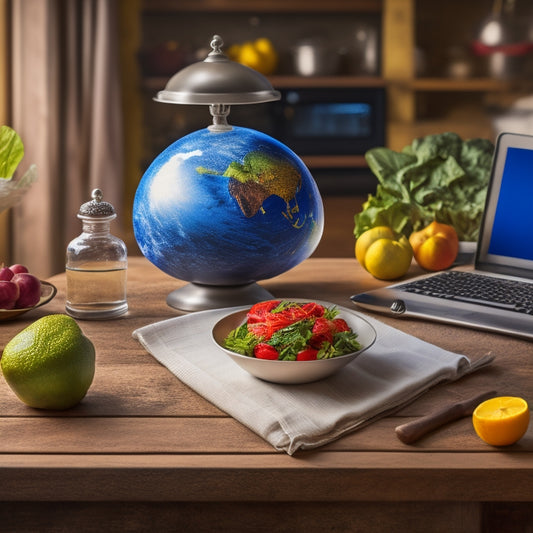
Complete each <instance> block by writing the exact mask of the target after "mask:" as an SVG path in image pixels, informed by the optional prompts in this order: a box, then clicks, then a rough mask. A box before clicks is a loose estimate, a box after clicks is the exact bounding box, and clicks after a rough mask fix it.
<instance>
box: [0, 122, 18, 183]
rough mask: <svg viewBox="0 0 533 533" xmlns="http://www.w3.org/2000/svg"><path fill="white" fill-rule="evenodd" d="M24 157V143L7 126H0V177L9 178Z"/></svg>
mask: <svg viewBox="0 0 533 533" xmlns="http://www.w3.org/2000/svg"><path fill="white" fill-rule="evenodd" d="M23 157H24V145H23V144H22V140H21V138H20V137H19V135H18V134H17V132H16V131H15V130H13V129H11V128H10V127H9V126H1V127H0V179H7V180H9V179H11V178H12V177H13V174H14V173H15V170H17V167H18V165H19V163H20V162H21V161H22V158H23Z"/></svg>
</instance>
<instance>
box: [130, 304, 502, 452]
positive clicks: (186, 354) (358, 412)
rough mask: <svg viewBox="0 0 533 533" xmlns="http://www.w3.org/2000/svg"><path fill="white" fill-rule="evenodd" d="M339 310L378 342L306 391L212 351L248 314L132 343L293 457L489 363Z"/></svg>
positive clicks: (203, 316)
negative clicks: (216, 333) (216, 331)
mask: <svg viewBox="0 0 533 533" xmlns="http://www.w3.org/2000/svg"><path fill="white" fill-rule="evenodd" d="M336 307H337V308H338V309H339V311H340V312H341V313H355V314H359V315H360V316H364V318H365V319H366V320H367V321H368V322H370V323H371V324H372V325H373V326H374V328H375V329H376V332H377V339H376V342H375V343H374V345H373V346H371V347H370V348H369V349H368V350H367V351H365V352H364V353H363V354H361V355H360V356H359V357H357V358H356V359H355V360H354V361H352V362H351V363H349V364H348V365H347V366H345V367H343V368H342V369H341V370H340V371H339V372H338V373H337V374H334V375H333V376H331V377H329V378H326V379H324V380H322V381H318V382H315V383H309V384H304V385H277V384H272V383H268V382H265V381H262V380H260V379H257V378H255V377H253V376H251V375H250V374H248V373H247V372H246V371H244V370H242V369H241V368H240V367H239V366H238V365H237V364H236V363H234V362H233V361H232V360H231V359H230V358H229V357H228V356H227V355H226V354H224V352H223V351H222V350H220V348H218V347H217V346H216V345H215V343H214V341H213V339H212V337H211V329H212V327H213V326H214V324H215V323H216V322H217V321H218V320H219V319H220V318H222V317H223V316H224V315H226V314H227V313H229V312H234V311H237V310H240V309H244V308H245V307H235V308H231V309H229V308H226V309H216V310H212V311H200V312H196V313H192V314H189V315H185V316H180V317H176V318H171V319H168V320H164V321H161V322H157V323H155V324H151V325H148V326H144V327H142V328H139V329H137V330H135V331H134V332H133V336H134V338H136V339H137V340H138V341H139V342H140V343H141V344H142V345H143V346H144V348H145V349H146V350H147V351H148V352H149V353H151V354H152V355H153V356H154V357H155V358H156V359H157V360H158V361H159V362H160V363H162V364H163V365H165V366H166V367H167V368H168V369H169V370H170V371H171V372H172V373H173V374H174V375H176V376H177V377H178V378H179V379H180V380H181V381H182V382H183V383H185V384H187V385H188V386H189V387H191V388H192V389H193V390H195V391H196V392H197V393H198V394H200V395H201V396H203V397H204V398H206V399H207V400H209V401H210V402H212V403H213V404H214V405H216V406H217V407H218V408H220V409H221V410H223V411H225V412H226V413H228V414H229V415H231V416H232V417H234V418H235V419H236V420H238V421H240V422H241V423H242V424H244V425H245V426H247V427H248V428H250V429H251V430H252V431H254V432H256V433H257V434H258V435H260V436H261V437H263V438H264V439H265V440H266V441H268V442H269V443H270V444H271V445H272V446H274V448H276V449H277V450H283V451H285V452H287V453H288V454H290V455H292V454H293V453H295V452H296V451H297V450H298V449H310V448H315V447H317V446H321V445H324V444H326V443H328V442H331V441H333V440H334V439H337V438H339V437H340V436H342V435H344V434H346V433H348V432H350V431H353V430H354V429H356V428H359V427H362V426H363V425H365V424H367V423H369V422H371V421H372V420H374V419H376V418H378V417H381V416H385V415H386V414H388V413H390V412H391V411H393V410H396V409H398V408H400V407H401V406H403V405H405V404H407V403H409V402H410V401H412V400H414V399H415V398H417V397H418V396H419V395H420V394H422V393H423V392H425V391H426V390H427V389H429V388H430V387H432V386H433V385H435V384H436V383H439V382H442V381H452V380H456V379H458V378H460V377H462V376H464V375H465V374H468V373H470V372H472V371H474V370H477V369H478V368H480V367H481V366H484V365H485V364H488V363H489V362H490V361H491V360H492V358H491V357H488V356H487V357H484V358H481V359H479V360H478V361H476V362H471V361H470V360H469V359H468V358H467V357H465V356H464V355H460V354H456V353H452V352H449V351H446V350H443V349H441V348H439V347H437V346H434V345H432V344H429V343H427V342H424V341H421V340H420V339H417V338H416V337H413V336H411V335H407V334H406V333H403V332H401V331H399V330H397V329H394V328H392V327H390V326H388V325H386V324H384V323H382V322H380V321H378V320H376V319H374V318H372V317H369V316H367V315H363V314H361V313H356V312H355V311H352V310H350V309H348V308H344V307H341V306H336ZM295 364H298V363H295Z"/></svg>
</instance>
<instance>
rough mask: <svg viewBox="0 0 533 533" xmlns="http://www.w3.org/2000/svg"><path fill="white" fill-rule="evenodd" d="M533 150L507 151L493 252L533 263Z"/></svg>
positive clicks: (492, 245) (495, 215) (491, 240)
mask: <svg viewBox="0 0 533 533" xmlns="http://www.w3.org/2000/svg"><path fill="white" fill-rule="evenodd" d="M532 228H533V150H528V149H525V148H513V147H509V148H507V157H506V158H505V165H504V169H503V175H502V181H501V186H500V192H499V196H498V203H497V206H496V211H495V214H494V223H493V226H492V232H491V236H490V244H489V250H488V251H489V253H490V254H494V255H500V256H506V257H515V258H518V259H526V260H533V243H532V241H531V232H532Z"/></svg>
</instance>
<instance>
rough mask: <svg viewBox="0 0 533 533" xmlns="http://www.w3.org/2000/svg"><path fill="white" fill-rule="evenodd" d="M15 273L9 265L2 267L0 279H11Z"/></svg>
mask: <svg viewBox="0 0 533 533" xmlns="http://www.w3.org/2000/svg"><path fill="white" fill-rule="evenodd" d="M14 275H15V273H14V272H13V271H12V270H11V269H10V268H9V267H2V268H0V281H11V278H12V277H13V276H14Z"/></svg>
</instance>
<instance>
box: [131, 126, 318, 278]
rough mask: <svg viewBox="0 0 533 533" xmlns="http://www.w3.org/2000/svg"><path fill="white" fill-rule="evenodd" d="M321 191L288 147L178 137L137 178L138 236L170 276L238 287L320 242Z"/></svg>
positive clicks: (238, 132) (230, 135)
mask: <svg viewBox="0 0 533 533" xmlns="http://www.w3.org/2000/svg"><path fill="white" fill-rule="evenodd" d="M323 226H324V212H323V205H322V199H321V197H320V193H319V191H318V187H317V185H316V183H315V181H314V179H313V177H312V176H311V174H310V172H309V170H308V169H307V167H306V166H305V165H304V163H303V162H302V161H301V159H300V158H299V157H298V156H297V155H296V154H295V153H294V152H292V151H291V150H290V149H289V148H288V147H287V146H285V145H283V144H282V143H280V142H279V141H277V140H276V139H273V138H272V137H270V136H268V135H266V134H264V133H261V132H259V131H256V130H252V129H248V128H242V127H233V128H232V129H231V130H229V131H223V132H215V131H211V130H209V129H208V128H206V129H203V130H199V131H196V132H194V133H191V134H189V135H186V136H185V137H183V138H181V139H179V140H177V141H176V142H174V143H173V144H171V145H170V146H169V147H168V148H166V149H165V150H164V151H163V152H161V154H159V155H158V156H157V157H156V158H155V160H154V161H153V162H152V164H151V165H150V167H149V168H148V169H147V171H146V172H145V174H144V176H143V178H142V179H141V181H140V183H139V186H138V188H137V191H136V194H135V200H134V205H133V229H134V233H135V238H136V240H137V243H138V245H139V248H140V250H141V252H142V253H143V255H144V256H145V257H146V258H147V259H148V260H149V261H150V262H152V263H153V264H154V265H155V266H157V267H158V268H159V269H161V270H162V271H164V272H166V273H167V274H169V275H171V276H173V277H175V278H178V279H181V280H185V281H190V282H193V283H198V284H206V285H242V284H247V283H252V282H255V281H258V280H262V279H268V278H271V277H273V276H277V275H278V274H281V273H282V272H285V271H287V270H289V269H291V268H292V267H294V266H296V265H297V264H299V263H300V262H302V261H303V260H304V259H306V258H307V257H309V256H310V255H311V254H312V253H313V251H314V250H315V248H316V246H317V245H318V243H319V241H320V238H321V236H322V231H323Z"/></svg>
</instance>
